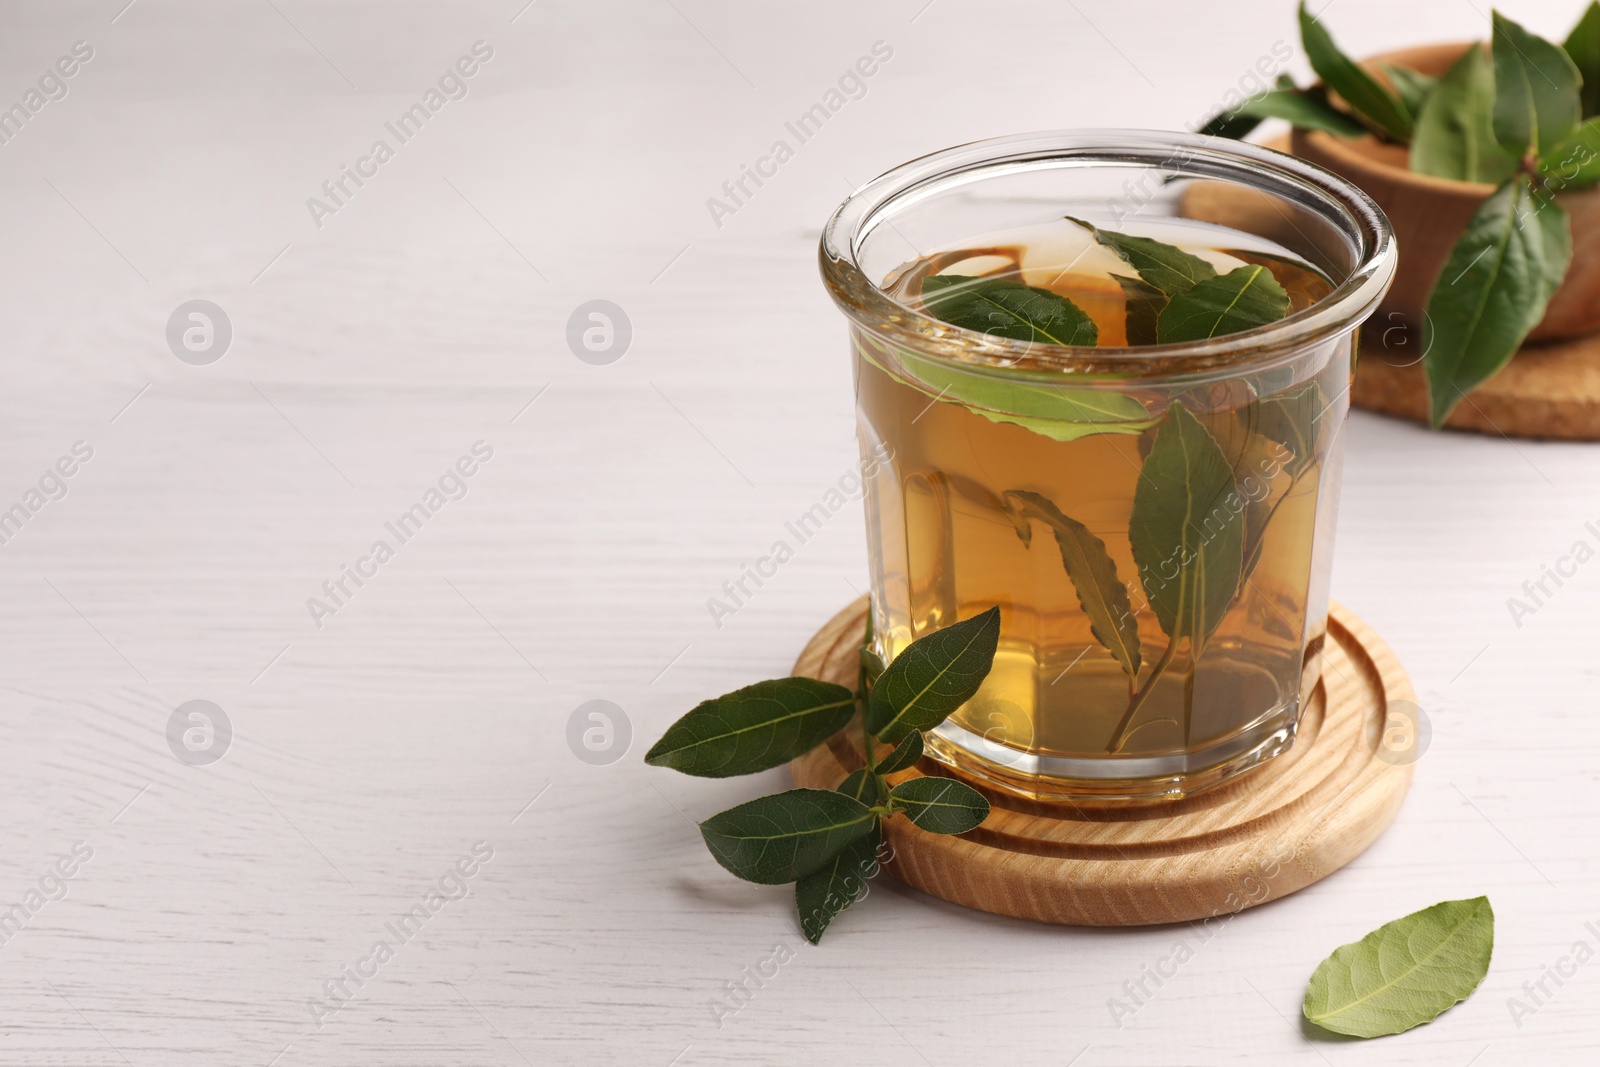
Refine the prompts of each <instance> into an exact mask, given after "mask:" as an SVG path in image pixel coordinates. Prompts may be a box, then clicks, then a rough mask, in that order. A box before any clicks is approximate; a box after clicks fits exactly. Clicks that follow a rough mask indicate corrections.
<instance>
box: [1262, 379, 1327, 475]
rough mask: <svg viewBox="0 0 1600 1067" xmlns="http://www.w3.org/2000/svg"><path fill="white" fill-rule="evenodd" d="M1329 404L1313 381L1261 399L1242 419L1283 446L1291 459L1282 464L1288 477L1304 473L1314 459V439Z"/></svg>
mask: <svg viewBox="0 0 1600 1067" xmlns="http://www.w3.org/2000/svg"><path fill="white" fill-rule="evenodd" d="M1327 412H1328V400H1327V397H1326V396H1325V395H1324V394H1323V391H1322V386H1320V385H1318V384H1317V382H1316V381H1315V380H1313V381H1309V382H1306V383H1305V384H1303V385H1300V386H1297V387H1296V388H1294V389H1289V390H1285V391H1284V392H1281V393H1277V394H1275V395H1272V396H1264V397H1262V398H1261V399H1259V400H1258V401H1256V403H1255V404H1254V405H1251V406H1247V407H1245V408H1244V409H1242V411H1241V415H1242V416H1243V417H1244V418H1245V419H1246V421H1247V422H1248V423H1249V424H1250V426H1251V428H1252V429H1254V430H1255V431H1256V432H1257V433H1261V434H1264V435H1266V436H1267V437H1268V438H1270V439H1271V440H1274V441H1276V442H1278V443H1279V444H1280V445H1283V446H1284V447H1285V448H1287V449H1288V450H1289V451H1290V452H1291V453H1293V454H1294V458H1293V459H1291V460H1289V461H1288V462H1287V463H1286V464H1284V466H1285V468H1286V469H1287V470H1288V472H1289V475H1290V477H1294V476H1296V475H1298V474H1300V473H1301V472H1302V471H1304V470H1305V469H1306V468H1307V467H1308V466H1310V465H1311V463H1312V461H1313V460H1315V459H1316V450H1317V437H1318V435H1319V433H1320V432H1321V428H1322V419H1323V417H1324V416H1325V415H1326V414H1327Z"/></svg>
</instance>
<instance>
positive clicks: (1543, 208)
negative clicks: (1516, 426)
mask: <svg viewBox="0 0 1600 1067" xmlns="http://www.w3.org/2000/svg"><path fill="white" fill-rule="evenodd" d="M1571 257H1572V234H1571V231H1570V227H1569V226H1568V223H1567V214H1566V212H1565V211H1563V210H1562V208H1561V205H1559V204H1557V203H1556V202H1555V201H1554V200H1553V199H1551V198H1549V197H1548V195H1546V196H1545V197H1542V198H1541V197H1538V196H1535V193H1534V189H1533V186H1532V184H1531V182H1530V181H1529V179H1528V178H1527V176H1526V175H1522V176H1519V177H1517V178H1514V179H1512V180H1511V181H1508V182H1506V183H1505V184H1503V185H1501V186H1500V188H1499V189H1497V190H1495V192H1494V195H1492V196H1490V197H1489V198H1488V199H1487V200H1485V201H1484V202H1483V204H1482V205H1480V206H1479V208H1478V210H1477V211H1476V212H1474V213H1473V216H1472V218H1471V219H1470V220H1469V221H1468V222H1467V228H1466V230H1465V231H1463V233H1462V235H1461V238H1460V239H1459V240H1458V241H1457V242H1456V245H1455V247H1454V248H1453V249H1451V252H1450V257H1449V259H1447V260H1446V261H1445V265H1444V269H1443V270H1442V271H1440V273H1439V278H1438V280H1437V281H1436V282H1434V287H1433V293H1432V295H1431V296H1429V298H1428V309H1427V316H1426V319H1425V321H1424V324H1423V325H1424V330H1423V351H1424V352H1425V353H1426V354H1425V355H1424V357H1423V366H1424V368H1425V369H1426V370H1427V377H1428V402H1429V409H1430V418H1431V421H1432V423H1433V425H1434V426H1435V427H1437V426H1440V425H1442V424H1443V423H1444V420H1445V419H1446V418H1448V417H1449V415H1450V412H1451V411H1452V410H1454V408H1455V406H1456V405H1457V404H1458V403H1460V401H1461V398H1462V397H1463V396H1465V395H1466V394H1467V392H1468V391H1469V390H1471V389H1472V388H1473V387H1474V386H1476V385H1478V383H1480V382H1482V381H1484V380H1485V379H1486V378H1488V377H1489V376H1490V375H1492V374H1494V373H1495V372H1496V371H1498V370H1499V369H1500V368H1501V367H1503V366H1505V365H1506V363H1507V362H1508V361H1509V360H1510V359H1511V357H1512V356H1513V355H1515V354H1516V351H1517V348H1518V346H1519V345H1521V344H1522V339H1523V338H1524V337H1526V336H1527V335H1528V331H1530V330H1532V329H1533V328H1534V326H1536V325H1538V323H1539V320H1540V319H1541V318H1543V317H1544V310H1545V307H1546V306H1547V305H1548V304H1549V302H1550V297H1551V296H1552V295H1554V293H1555V291H1556V288H1557V287H1558V286H1559V285H1560V284H1561V279H1562V278H1563V277H1565V276H1566V272H1567V263H1568V261H1569V260H1570V259H1571Z"/></svg>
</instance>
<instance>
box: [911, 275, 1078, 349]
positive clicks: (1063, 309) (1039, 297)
mask: <svg viewBox="0 0 1600 1067" xmlns="http://www.w3.org/2000/svg"><path fill="white" fill-rule="evenodd" d="M922 306H923V307H924V308H925V309H926V310H927V312H928V314H930V315H932V316H934V317H935V318H937V319H939V320H941V321H943V322H948V323H949V324H950V325H952V326H959V327H961V328H962V329H964V330H972V331H974V332H976V333H981V334H987V335H989V336H992V337H1005V338H1008V339H1010V340H1013V341H1028V342H1031V343H1034V344H1051V345H1092V344H1094V343H1095V341H1096V340H1097V338H1098V336H1099V333H1100V331H1099V328H1098V327H1096V326H1095V324H1094V320H1093V319H1091V318H1090V317H1089V316H1088V314H1087V313H1086V312H1085V311H1084V310H1083V309H1082V308H1080V307H1079V306H1078V305H1077V304H1074V303H1073V302H1072V301H1071V300H1069V299H1067V298H1066V297H1064V296H1061V295H1060V294H1059V293H1054V292H1051V291H1050V290H1049V289H1039V288H1037V287H1035V286H1032V285H1024V284H1023V283H1022V282H1019V281H1016V280H1014V279H1011V278H969V277H966V276H965V275H960V274H935V275H932V276H931V277H928V278H925V279H923V282H922Z"/></svg>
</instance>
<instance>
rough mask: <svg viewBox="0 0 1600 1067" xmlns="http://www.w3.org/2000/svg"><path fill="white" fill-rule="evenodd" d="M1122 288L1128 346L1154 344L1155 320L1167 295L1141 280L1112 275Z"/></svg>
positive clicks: (1165, 301) (1164, 303)
mask: <svg viewBox="0 0 1600 1067" xmlns="http://www.w3.org/2000/svg"><path fill="white" fill-rule="evenodd" d="M1112 277H1113V278H1115V279H1116V280H1117V284H1118V285H1120V286H1121V287H1122V297H1123V302H1124V304H1125V305H1126V307H1127V333H1128V343H1129V344H1130V345H1153V344H1155V343H1156V319H1157V317H1159V316H1160V314H1161V309H1162V308H1164V307H1166V306H1167V294H1166V293H1163V292H1162V291H1161V290H1160V289H1157V288H1156V287H1155V286H1153V285H1151V284H1150V283H1149V282H1147V281H1145V280H1144V279H1143V278H1125V277H1123V276H1122V275H1120V274H1113V275H1112Z"/></svg>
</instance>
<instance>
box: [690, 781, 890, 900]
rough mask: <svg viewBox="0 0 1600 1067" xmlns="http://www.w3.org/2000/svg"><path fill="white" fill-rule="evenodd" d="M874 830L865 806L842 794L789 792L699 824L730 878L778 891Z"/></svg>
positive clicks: (806, 790)
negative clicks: (778, 886)
mask: <svg viewBox="0 0 1600 1067" xmlns="http://www.w3.org/2000/svg"><path fill="white" fill-rule="evenodd" d="M877 824H878V817H877V816H876V815H874V814H872V812H871V811H869V810H868V809H867V806H866V805H865V804H863V803H861V802H860V801H859V800H854V799H852V798H851V797H848V796H845V795H844V794H843V793H840V792H837V791H835V790H832V789H791V790H789V791H788V792H786V793H775V794H773V795H772V796H768V797H759V798H757V799H755V800H752V801H749V802H747V803H744V804H740V805H739V806H738V807H736V808H729V809H728V810H727V811H724V812H720V813H718V814H716V815H713V816H711V818H709V819H707V820H706V821H705V822H703V823H701V824H700V836H701V837H703V838H705V842H706V847H707V848H708V849H710V850H711V855H712V857H713V858H714V859H716V861H717V862H718V863H720V864H722V866H723V867H725V868H726V869H727V870H729V871H730V872H732V873H733V874H736V875H738V876H739V877H740V878H743V879H745V880H746V881H748V882H759V883H760V884H762V885H783V884H784V883H785V882H793V881H795V880H796V879H799V878H804V877H805V876H806V875H808V874H811V873H813V872H814V871H817V870H820V869H821V868H822V866H823V864H825V863H827V862H828V861H829V860H831V859H832V858H833V857H834V856H836V855H838V854H839V851H840V850H841V849H843V848H844V847H845V846H846V845H848V844H850V843H851V842H853V841H856V840H859V839H860V838H862V837H865V836H866V835H867V834H869V833H870V832H871V831H872V829H873V828H874V827H876V826H877Z"/></svg>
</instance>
